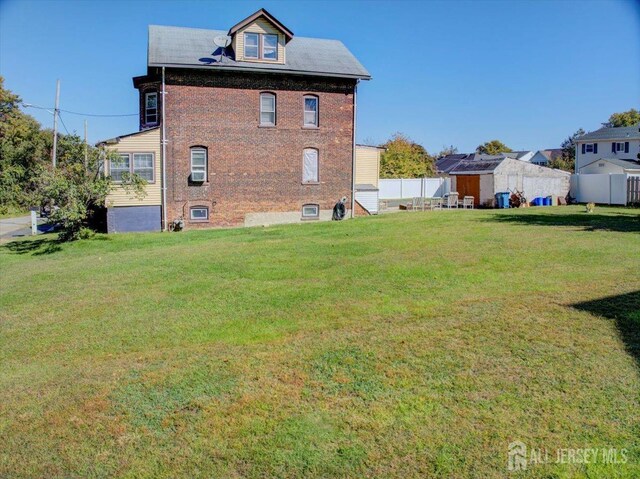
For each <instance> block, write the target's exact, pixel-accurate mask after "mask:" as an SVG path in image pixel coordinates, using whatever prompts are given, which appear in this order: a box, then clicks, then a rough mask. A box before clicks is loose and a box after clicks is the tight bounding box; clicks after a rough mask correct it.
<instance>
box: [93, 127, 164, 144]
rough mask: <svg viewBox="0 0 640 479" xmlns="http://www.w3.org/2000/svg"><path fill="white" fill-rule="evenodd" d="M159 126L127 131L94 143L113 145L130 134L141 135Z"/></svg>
mask: <svg viewBox="0 0 640 479" xmlns="http://www.w3.org/2000/svg"><path fill="white" fill-rule="evenodd" d="M158 128H160V127H159V126H154V127H153V128H146V129H144V130H140V131H134V132H133V133H127V134H125V135H120V136H116V137H115V138H109V139H107V140H102V141H99V142H97V143H96V146H99V145H115V144H116V143H120V140H121V139H123V138H128V137H130V136H136V135H143V134H144V133H149V132H150V131H153V130H157V129H158Z"/></svg>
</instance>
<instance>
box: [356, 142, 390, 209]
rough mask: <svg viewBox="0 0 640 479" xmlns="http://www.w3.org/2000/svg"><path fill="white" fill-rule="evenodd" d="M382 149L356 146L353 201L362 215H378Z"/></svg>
mask: <svg viewBox="0 0 640 479" xmlns="http://www.w3.org/2000/svg"><path fill="white" fill-rule="evenodd" d="M383 151H385V149H384V148H380V147H377V146H369V145H356V172H355V184H356V186H355V199H356V203H357V204H358V205H357V206H358V207H360V208H362V210H359V211H362V214H365V215H366V214H372V215H375V214H378V204H379V189H378V181H379V179H380V155H381V154H382V152H383Z"/></svg>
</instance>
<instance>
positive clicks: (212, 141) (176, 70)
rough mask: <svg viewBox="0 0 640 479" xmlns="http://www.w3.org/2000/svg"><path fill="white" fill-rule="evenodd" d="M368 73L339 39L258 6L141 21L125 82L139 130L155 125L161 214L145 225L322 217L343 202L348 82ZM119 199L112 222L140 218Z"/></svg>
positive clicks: (351, 114) (350, 127) (348, 172)
mask: <svg viewBox="0 0 640 479" xmlns="http://www.w3.org/2000/svg"><path fill="white" fill-rule="evenodd" d="M227 43H228V46H227V47H224V45H225V44H227ZM368 79H370V75H369V73H368V72H367V70H366V69H365V68H364V67H363V66H362V65H361V64H360V63H359V62H358V60H357V59H356V58H355V57H354V56H353V55H352V54H351V53H350V52H349V50H347V48H346V47H345V46H344V45H343V44H342V43H341V42H339V41H336V40H321V39H314V38H302V37H295V36H294V35H293V33H292V32H291V30H289V29H288V28H287V27H285V26H284V25H283V24H281V23H280V22H279V21H278V20H277V19H276V18H274V17H273V16H272V15H271V14H270V13H268V12H267V11H266V10H259V11H258V12H256V13H254V14H253V15H251V16H249V17H247V18H246V19H244V20H242V21H241V22H239V23H237V24H236V25H234V26H233V27H231V28H230V29H229V30H225V31H222V30H203V29H195V28H182V27H166V26H150V27H149V45H148V65H147V73H146V75H144V76H139V77H135V78H134V79H133V84H134V87H135V88H136V89H138V91H139V98H140V101H139V108H140V130H141V132H143V131H146V130H149V129H154V130H153V131H156V132H157V133H155V135H156V136H157V143H156V145H157V146H158V148H160V150H159V151H158V150H155V151H156V154H155V155H154V157H153V162H154V163H153V168H154V171H156V172H157V173H156V174H157V176H156V177H155V183H154V187H155V185H159V186H160V188H161V192H162V195H161V201H160V204H161V207H162V221H161V219H160V218H158V219H157V221H156V222H154V225H153V227H152V228H146V227H145V229H160V228H161V227H162V228H163V229H166V228H168V227H169V225H171V224H172V223H174V222H176V221H180V220H182V221H183V222H184V225H185V227H186V228H197V227H211V226H232V225H233V226H235V225H260V224H270V223H281V222H292V221H301V220H317V219H329V218H330V217H331V210H332V208H333V206H334V204H335V203H336V202H337V201H338V200H340V199H341V198H342V197H346V198H348V207H349V209H352V205H354V201H355V198H354V194H353V189H354V183H355V182H354V177H353V172H354V169H355V168H354V165H355V156H356V155H355V147H354V145H355V121H354V119H355V115H356V104H357V103H356V94H357V85H358V82H359V81H360V80H368ZM157 127H160V128H157ZM120 138H121V143H119V144H118V145H116V147H117V149H118V151H124V150H123V149H122V148H123V146H122V141H124V140H122V138H125V137H120ZM127 138H132V139H133V140H132V141H135V140H141V141H142V139H143V138H144V135H141V134H137V135H131V136H127ZM132 162H133V166H131V168H134V169H135V162H136V160H135V158H133V159H132ZM163 165H164V168H163ZM119 168H120V165H115V170H114V165H106V171H107V174H111V175H112V176H113V172H114V171H116V172H117V171H119V170H118V169H119ZM158 168H159V170H158ZM134 172H135V171H134ZM151 186H152V185H149V187H151ZM119 198H120V197H119V196H117V195H116V196H114V197H113V201H111V203H110V204H109V206H108V207H109V209H110V210H111V211H109V218H111V223H112V224H116V225H118V224H120V218H123V217H125V218H126V220H125V221H126V222H130V221H136V217H137V215H138V214H140V215H142V216H140V220H141V221H142V220H143V219H144V218H146V216H144V215H146V211H145V212H144V213H142V210H139V211H138V212H137V211H135V210H132V209H131V207H132V206H143V203H142V202H140V203H135V204H132V202H131V201H129V200H128V199H127V201H121V200H120V199H119ZM154 201H156V200H154ZM149 206H157V205H156V204H154V205H149ZM154 214H155V213H154ZM142 224H145V225H146V220H145V222H143V223H142ZM141 229H142V228H141ZM112 230H117V229H114V228H111V227H110V231H112Z"/></svg>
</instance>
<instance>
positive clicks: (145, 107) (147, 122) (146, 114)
mask: <svg viewBox="0 0 640 479" xmlns="http://www.w3.org/2000/svg"><path fill="white" fill-rule="evenodd" d="M150 96H154V97H155V98H156V107H155V108H148V107H147V102H148V98H149V97H150ZM149 110H155V111H156V112H155V117H156V119H155V120H154V121H149V120H148V118H149ZM157 123H158V92H155V91H153V92H148V93H145V94H144V124H145V125H155V124H157Z"/></svg>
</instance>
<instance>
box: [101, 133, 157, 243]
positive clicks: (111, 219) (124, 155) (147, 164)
mask: <svg viewBox="0 0 640 479" xmlns="http://www.w3.org/2000/svg"><path fill="white" fill-rule="evenodd" d="M100 145H104V146H106V147H107V148H109V149H110V150H113V151H116V152H117V153H118V156H119V161H118V162H111V164H108V165H107V167H108V174H109V175H110V176H111V179H112V181H113V183H114V187H113V188H112V190H111V192H110V193H109V195H108V196H107V199H106V207H107V231H108V232H109V233H124V232H131V231H160V228H161V224H162V223H161V218H162V194H161V184H162V177H161V176H162V169H161V148H160V129H159V128H158V127H156V128H151V129H148V130H144V131H140V132H137V133H132V134H129V135H123V136H119V137H116V138H112V139H110V140H106V141H103V142H101V143H100ZM124 173H129V174H137V175H139V176H140V177H141V178H144V179H145V180H146V181H147V185H146V186H145V196H144V197H142V198H138V197H136V196H135V195H134V194H133V193H131V192H127V191H125V189H124V188H123V187H122V186H121V185H120V183H121V181H122V179H123V174H124Z"/></svg>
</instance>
